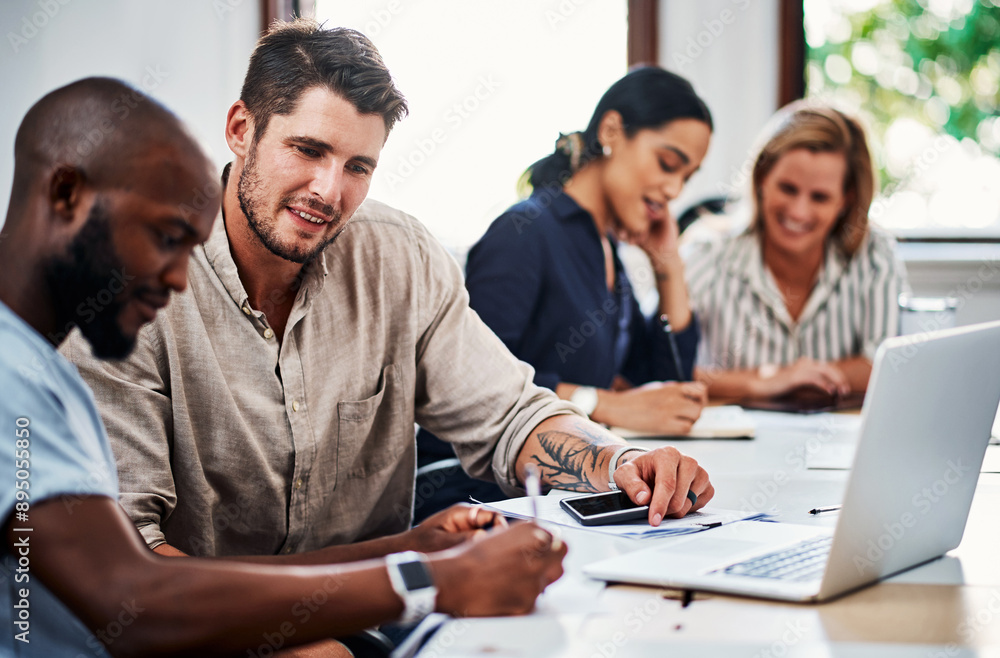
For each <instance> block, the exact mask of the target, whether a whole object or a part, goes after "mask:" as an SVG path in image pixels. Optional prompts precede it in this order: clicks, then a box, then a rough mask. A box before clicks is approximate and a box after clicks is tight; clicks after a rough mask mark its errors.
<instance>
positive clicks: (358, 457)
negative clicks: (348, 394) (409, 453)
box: [337, 363, 412, 478]
mask: <svg viewBox="0 0 1000 658" xmlns="http://www.w3.org/2000/svg"><path fill="white" fill-rule="evenodd" d="M398 395H399V366H397V365H396V364H394V363H390V364H389V365H387V366H385V367H384V368H383V369H382V373H381V375H380V376H379V380H378V388H377V390H376V392H375V395H373V396H372V397H370V398H368V399H366V400H358V401H342V402H338V403H337V415H338V429H339V441H338V445H337V453H338V455H337V461H338V465H339V468H338V470H339V471H340V472H341V473H343V474H344V475H345V477H347V478H363V477H367V476H369V475H371V474H373V473H376V472H378V471H381V470H382V469H384V468H385V467H386V466H388V465H389V464H391V463H393V462H395V460H396V459H397V458H398V457H399V454H398V453H399V452H400V451H399V449H398V446H397V447H396V449H393V446H392V443H393V436H394V434H397V433H398V432H394V431H393V424H394V423H393V418H394V417H395V416H397V415H398V413H399V411H400V410H399V408H398V401H397V400H396V398H397V396H398ZM411 425H412V423H411Z"/></svg>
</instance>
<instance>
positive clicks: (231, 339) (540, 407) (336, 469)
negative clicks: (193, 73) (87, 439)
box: [64, 20, 714, 562]
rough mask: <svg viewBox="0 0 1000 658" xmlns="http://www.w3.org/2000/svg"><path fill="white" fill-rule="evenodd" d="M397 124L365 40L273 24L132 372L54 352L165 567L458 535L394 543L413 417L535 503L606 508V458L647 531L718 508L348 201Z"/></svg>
mask: <svg viewBox="0 0 1000 658" xmlns="http://www.w3.org/2000/svg"><path fill="white" fill-rule="evenodd" d="M405 112H406V105H405V101H404V100H403V98H402V96H401V95H400V94H399V92H398V91H397V90H396V89H395V87H394V85H393V84H392V80H391V77H390V76H389V73H388V71H387V70H386V69H385V67H384V64H383V63H382V61H381V58H380V57H379V56H378V53H377V52H376V50H375V48H374V46H373V45H372V44H371V43H370V42H369V41H368V40H367V39H365V38H364V37H363V36H362V35H360V34H358V33H356V32H354V31H351V30H346V29H342V28H337V29H332V30H324V29H322V28H320V27H319V26H318V25H317V24H316V23H314V22H311V21H304V20H300V21H296V22H294V23H288V24H284V25H281V26H278V27H276V28H273V29H272V31H271V32H270V33H269V34H268V35H266V36H265V37H263V38H262V39H261V41H260V42H259V43H258V46H257V49H256V50H255V52H254V55H253V57H252V58H251V62H250V67H249V70H248V72H247V78H246V80H245V83H244V87H243V92H242V94H241V99H240V100H239V101H237V102H236V103H235V104H234V105H233V106H232V107H231V108H230V110H229V114H228V117H227V123H226V138H227V141H228V143H229V146H230V148H231V150H232V151H233V153H234V155H235V158H234V161H233V163H232V165H231V166H230V167H227V170H226V172H225V176H224V184H225V190H224V198H223V204H222V216H221V217H220V218H219V219H218V220H217V221H216V224H215V227H214V229H213V232H212V235H211V236H210V237H209V239H208V241H207V242H206V244H205V245H204V247H203V248H198V249H196V250H195V253H194V256H193V257H192V259H191V265H190V271H189V278H190V289H189V290H187V291H186V292H184V293H183V294H180V295H177V297H176V299H175V300H174V302H173V303H172V304H171V305H170V307H169V308H168V309H166V310H165V311H164V312H162V313H160V314H159V316H158V317H157V319H156V321H155V322H154V323H153V324H152V325H151V326H149V327H147V328H146V329H145V330H143V331H142V332H141V333H140V335H139V341H138V346H137V348H136V350H135V352H134V354H133V355H132V356H131V357H130V358H129V359H128V360H125V361H122V362H118V363H107V362H99V361H96V360H94V359H93V358H92V357H91V356H90V354H89V350H88V349H87V347H86V345H85V344H84V343H82V342H81V341H80V340H78V339H75V338H74V339H71V340H69V341H67V343H68V346H67V347H66V348H65V350H64V351H65V353H66V354H67V355H68V356H69V357H70V358H71V359H72V360H73V361H75V362H76V363H77V364H78V366H79V368H80V371H81V373H82V374H83V376H84V378H85V379H86V380H87V382H88V383H89V384H90V385H91V386H92V387H93V389H94V391H95V395H96V397H97V400H98V404H99V406H100V407H101V410H102V415H103V417H104V421H105V423H106V424H107V427H108V432H109V434H110V436H111V440H112V444H113V446H114V449H115V454H116V458H117V461H118V469H119V477H120V481H121V491H122V495H121V502H122V505H123V506H124V507H125V509H126V510H127V511H128V512H129V514H130V515H131V516H132V519H133V521H134V522H135V523H136V525H137V526H138V528H139V530H140V532H141V533H142V535H143V537H144V538H145V540H146V542H147V543H148V544H149V545H150V547H152V548H153V549H154V550H156V551H157V552H160V553H162V554H166V555H177V554H181V553H183V554H194V555H275V554H282V553H283V554H296V555H295V556H294V557H293V556H289V557H287V558H283V560H285V561H298V562H319V561H324V560H334V559H337V560H339V559H345V556H346V557H347V558H350V559H360V558H365V557H372V556H377V555H384V554H386V553H388V552H391V551H394V550H401V549H404V548H416V549H417V550H436V549H440V548H445V547H447V546H448V545H450V544H452V543H455V542H457V541H460V538H459V537H457V536H456V537H455V538H450V537H449V533H448V532H447V529H448V528H449V527H450V524H451V523H452V520H453V519H454V518H455V514H457V513H458V512H455V511H454V510H452V511H448V510H446V511H445V512H442V513H440V514H438V515H436V516H434V517H432V518H431V519H429V520H428V521H427V522H425V523H424V524H422V525H421V526H419V527H418V528H416V529H414V530H411V531H408V532H407V528H408V527H409V525H410V521H411V515H412V504H413V493H414V473H415V456H414V453H415V445H414V431H413V430H414V422H416V423H418V424H420V425H421V426H423V427H426V428H427V429H428V430H430V431H432V432H434V433H435V434H437V435H438V436H439V437H441V438H442V439H444V440H446V441H448V442H450V443H451V444H452V445H454V446H455V450H456V453H457V454H458V456H459V458H460V459H461V461H462V464H463V466H464V468H465V469H466V470H467V471H468V472H469V473H470V474H472V475H473V476H476V477H480V478H486V479H493V480H495V481H497V482H498V483H499V484H500V485H501V486H502V487H504V488H505V489H506V490H508V491H510V492H511V493H514V492H516V491H517V490H518V489H519V487H520V486H521V483H522V482H523V481H524V474H525V467H526V465H527V464H529V463H534V464H536V465H537V466H538V468H539V470H540V472H541V474H542V477H543V482H544V483H545V484H547V485H549V486H557V487H562V488H569V489H575V490H579V491H601V490H607V489H608V488H609V474H610V473H611V472H612V468H611V467H612V463H611V462H612V458H613V457H614V458H615V459H614V461H615V462H616V464H615V465H620V467H619V468H618V469H617V471H615V472H614V476H613V477H614V482H616V483H617V485H618V486H620V487H621V488H622V489H624V490H625V491H626V492H627V493H628V494H629V496H630V497H632V498H633V499H634V500H636V502H638V503H640V504H646V503H649V504H650V522H651V523H653V524H654V525H656V524H659V522H660V520H661V519H662V518H663V517H664V516H666V515H678V516H679V515H683V514H685V513H687V512H689V511H691V510H692V509H698V508H700V507H702V506H703V505H705V503H707V502H708V500H709V499H710V498H711V497H712V495H713V494H714V490H713V488H712V485H711V484H710V482H709V479H708V475H707V474H706V473H705V471H704V469H702V468H701V467H699V466H698V464H697V463H696V462H695V461H694V460H693V459H691V458H689V457H684V456H682V455H680V453H678V452H677V451H676V450H674V449H672V448H665V449H659V450H655V451H651V452H648V453H643V452H641V451H639V450H633V451H628V452H623V450H622V449H623V448H625V447H626V446H625V444H624V443H623V442H622V441H621V439H619V438H617V437H615V436H613V435H611V434H609V433H608V432H606V431H605V430H604V429H603V428H601V427H600V426H598V425H595V424H593V423H591V422H590V421H588V420H587V419H586V418H585V417H583V416H582V415H581V414H580V413H579V411H578V410H577V409H576V408H575V407H573V406H572V405H570V404H568V403H566V402H563V401H561V400H559V399H558V398H557V397H556V396H555V395H554V394H552V393H551V392H550V391H548V390H546V389H542V388H539V387H536V386H535V385H534V384H533V383H532V372H531V369H530V367H529V366H527V365H526V364H524V363H521V362H519V361H517V360H516V359H515V358H514V357H513V356H511V354H510V353H509V352H508V351H507V350H506V348H505V347H504V346H503V345H502V343H501V342H500V341H499V340H498V339H497V338H496V337H495V336H494V335H493V334H492V333H491V332H490V331H489V329H488V328H487V327H486V326H485V325H484V324H483V323H482V322H481V321H480V320H479V318H478V316H476V314H475V313H474V312H472V311H471V310H470V309H469V308H468V299H467V295H466V292H465V288H464V286H463V284H462V279H461V273H460V271H459V270H458V267H457V265H456V264H455V263H454V261H453V260H452V259H451V258H450V257H449V256H448V255H447V253H446V252H445V251H444V250H443V248H442V247H441V246H440V245H439V244H438V243H437V242H436V241H435V240H434V239H433V238H432V237H431V236H430V235H429V234H428V232H427V231H426V229H424V227H423V226H421V225H420V224H419V223H418V222H417V221H416V220H414V219H413V218H411V217H409V216H407V215H405V214H403V213H401V212H398V211H396V210H393V209H391V208H388V207H386V206H384V205H382V204H380V203H377V202H372V201H368V202H365V203H364V204H362V202H363V201H364V198H365V196H366V194H367V191H368V187H369V184H370V181H371V178H372V175H373V173H374V170H375V167H376V165H377V162H378V157H379V154H380V152H381V149H382V146H383V144H384V142H385V139H386V137H387V135H388V132H389V130H390V129H391V128H392V126H393V124H394V122H395V121H396V120H398V119H399V118H401V116H402V115H403V114H405ZM348 220H350V222H349V223H348ZM175 237H176V236H172V235H164V236H163V243H164V248H170V245H171V243H172V241H173V240H174V239H175ZM461 513H464V512H461ZM400 533H401V534H400ZM352 542H353V545H352V546H350V547H344V546H337V545H343V544H348V543H352ZM330 547H333V548H330ZM317 549H324V550H317Z"/></svg>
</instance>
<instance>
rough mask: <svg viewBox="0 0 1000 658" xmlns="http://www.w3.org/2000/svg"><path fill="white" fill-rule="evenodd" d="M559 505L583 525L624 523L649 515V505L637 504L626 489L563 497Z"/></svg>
mask: <svg viewBox="0 0 1000 658" xmlns="http://www.w3.org/2000/svg"><path fill="white" fill-rule="evenodd" d="M559 506H560V507H562V508H563V509H564V510H566V511H567V512H568V513H569V515H570V516H572V517H573V518H574V519H576V520H577V521H579V522H580V523H581V524H582V525H606V524H608V523H624V522H625V521H635V520H636V519H644V518H646V517H647V516H649V505H636V504H635V503H633V502H632V500H631V499H630V498H629V497H628V494H626V493H625V492H624V491H608V492H606V493H599V494H587V495H585V496H573V497H572V498H563V499H562V500H560V501H559Z"/></svg>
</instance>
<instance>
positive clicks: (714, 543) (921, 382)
mask: <svg viewBox="0 0 1000 658" xmlns="http://www.w3.org/2000/svg"><path fill="white" fill-rule="evenodd" d="M998 403H1000V322H991V323H988V324H980V325H973V326H969V327H961V328H958V329H949V330H947V331H940V332H933V333H929V334H924V335H918V336H902V337H899V338H893V339H890V340H887V341H885V342H884V343H883V344H882V346H881V347H880V348H879V350H878V353H877V354H876V356H875V362H874V366H873V370H872V376H871V380H870V382H869V386H868V395H867V397H866V399H865V402H864V407H863V408H862V411H861V415H862V420H861V430H860V437H859V440H858V449H857V452H856V454H855V457H854V465H853V467H852V469H851V473H850V476H849V479H848V483H847V490H846V494H845V496H844V501H843V507H842V509H841V511H840V517H839V519H838V520H837V526H836V528H835V529H834V530H833V531H832V532H831V530H830V529H829V528H818V527H815V526H808V525H797V524H790V523H761V522H757V521H743V522H739V523H732V524H729V525H725V526H722V527H720V528H713V529H711V530H706V531H704V532H700V533H698V534H696V535H691V536H690V537H684V538H678V539H675V540H670V541H669V542H668V543H658V545H657V546H655V547H652V548H649V549H643V550H641V551H636V552H633V553H626V554H624V555H619V556H617V557H614V558H610V559H607V560H602V561H600V562H595V563H593V564H591V565H588V566H587V567H585V568H584V573H586V574H587V575H589V576H591V577H593V578H597V579H600V580H607V581H613V582H625V583H639V584H647V585H660V586H665V587H673V588H680V589H692V590H703V591H715V592H722V593H727V594H739V595H746V596H755V597H761V598H768V599H780V600H787V601H823V600H826V599H830V598H832V597H835V596H838V595H840V594H843V593H845V592H849V591H851V590H855V589H858V588H859V587H863V586H865V585H868V584H871V583H874V582H876V581H878V580H880V579H882V578H886V577H888V576H890V575H893V574H896V573H899V572H900V571H904V570H906V569H909V568H911V567H914V566H916V565H918V564H922V563H924V562H927V561H929V560H933V559H934V558H937V557H938V556H940V555H943V554H944V553H945V552H947V551H949V550H951V549H952V548H955V547H956V546H958V544H959V542H960V541H961V539H962V534H963V532H964V531H965V523H966V520H967V519H968V516H969V507H970V506H971V504H972V495H973V493H974V491H975V488H976V482H977V481H978V479H979V469H980V468H981V466H982V462H983V456H984V455H985V453H986V446H987V444H988V443H989V440H990V430H991V428H992V426H993V420H994V417H995V415H996V413H997V405H998Z"/></svg>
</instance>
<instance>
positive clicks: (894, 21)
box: [805, 0, 1000, 235]
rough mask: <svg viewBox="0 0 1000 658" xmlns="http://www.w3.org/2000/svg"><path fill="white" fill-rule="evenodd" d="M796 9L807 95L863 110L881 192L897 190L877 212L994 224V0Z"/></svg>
mask: <svg viewBox="0 0 1000 658" xmlns="http://www.w3.org/2000/svg"><path fill="white" fill-rule="evenodd" d="M805 12H806V40H807V48H808V52H807V81H808V95H810V96H818V97H821V98H832V99H835V100H836V101H837V102H839V103H840V104H841V105H842V106H846V107H847V108H848V109H853V110H855V111H857V112H858V113H860V114H862V115H863V116H864V117H865V118H867V120H868V123H869V128H870V132H871V134H870V137H871V141H872V146H873V150H874V152H875V156H876V159H877V161H878V166H879V170H880V175H881V183H882V186H883V191H884V192H885V194H886V197H887V198H890V199H892V198H894V196H893V195H895V194H900V196H899V197H898V199H897V200H899V201H900V202H899V203H898V204H896V207H895V209H894V211H893V212H891V213H888V214H887V218H888V216H889V215H892V217H891V218H888V223H889V224H890V225H892V226H893V227H894V228H901V229H916V230H918V232H919V231H921V230H922V231H924V232H929V233H931V234H936V233H950V234H955V233H959V234H969V233H971V234H973V235H978V234H980V233H983V234H988V235H994V234H1000V160H998V159H997V156H1000V0H807V1H806V2H805ZM959 172H961V175H958V174H959ZM966 187H968V189H966ZM959 188H961V189H959ZM907 195H909V196H907ZM894 203H895V202H894ZM873 217H874V213H873ZM904 232H905V230H904Z"/></svg>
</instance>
